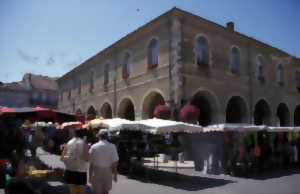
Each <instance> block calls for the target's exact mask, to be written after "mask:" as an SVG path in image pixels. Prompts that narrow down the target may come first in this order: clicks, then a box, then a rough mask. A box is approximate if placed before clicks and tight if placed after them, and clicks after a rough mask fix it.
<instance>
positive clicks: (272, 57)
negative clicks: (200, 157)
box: [58, 8, 300, 126]
mask: <svg viewBox="0 0 300 194" xmlns="http://www.w3.org/2000/svg"><path fill="white" fill-rule="evenodd" d="M58 84H59V90H60V91H59V109H61V110H65V111H68V112H72V113H77V114H87V115H90V116H91V117H94V116H95V115H98V116H103V117H123V118H127V119H131V120H134V119H136V120H137V119H141V118H143V119H145V118H149V117H153V111H154V109H155V107H156V106H157V105H158V104H163V103H168V104H169V105H170V107H171V110H172V113H173V118H176V115H178V110H180V108H181V107H182V106H183V105H185V104H186V103H190V104H192V105H194V106H197V107H198V108H199V109H200V116H199V123H200V124H202V125H208V124H212V123H224V122H229V123H236V122H242V123H255V124H269V125H282V126H286V125H294V124H295V125H300V93H299V91H300V60H299V59H298V58H296V57H294V56H290V55H289V54H288V53H286V52H284V51H282V50H279V49H277V48H274V47H272V46H270V45H268V44H265V43H263V42H260V41H258V40H255V39H253V38H251V37H248V36H246V35H244V34H241V33H239V32H237V31H235V29H234V23H233V22H229V23H227V25H226V26H225V27H224V26H221V25H219V24H216V23H214V22H211V21H208V20H206V19H204V18H201V17H199V16H197V15H193V14H191V13H188V12H186V11H183V10H180V9H177V8H173V9H171V10H170V11H168V12H166V13H165V14H163V15H161V16H159V17H157V18H156V19H154V20H152V21H150V22H149V23H147V24H145V25H144V26H142V27H140V28H138V29H137V30H135V31H133V32H132V33H129V34H128V35H126V36H125V37H124V38H122V39H120V40H119V41H117V42H115V43H114V44H112V45H111V46H109V47H107V48H106V49H104V50H103V51H101V52H99V53H98V54H96V55H95V56H93V57H91V58H90V59H88V60H86V61H85V62H83V63H82V64H80V65H79V66H77V67H76V68H74V69H73V70H71V71H70V72H68V73H66V74H65V75H64V76H62V77H61V78H59V79H58Z"/></svg>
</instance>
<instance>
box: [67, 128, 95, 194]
mask: <svg viewBox="0 0 300 194" xmlns="http://www.w3.org/2000/svg"><path fill="white" fill-rule="evenodd" d="M83 136H84V131H83V129H75V133H74V137H73V138H72V139H71V140H70V141H68V143H67V144H66V145H65V146H64V148H63V151H62V155H61V160H62V161H63V162H64V163H65V166H66V170H65V173H64V180H65V182H66V183H67V184H68V185H69V190H70V194H84V193H85V186H86V183H87V169H88V167H87V166H88V165H87V164H88V163H87V162H88V159H89V154H88V145H87V143H86V142H85V141H84V140H83Z"/></svg>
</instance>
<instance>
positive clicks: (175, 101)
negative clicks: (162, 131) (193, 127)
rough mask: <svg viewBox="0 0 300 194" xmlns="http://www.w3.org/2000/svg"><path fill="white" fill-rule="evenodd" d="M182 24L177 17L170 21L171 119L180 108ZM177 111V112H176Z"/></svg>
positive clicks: (181, 94) (181, 91)
mask: <svg viewBox="0 0 300 194" xmlns="http://www.w3.org/2000/svg"><path fill="white" fill-rule="evenodd" d="M181 45H182V24H181V21H180V19H179V18H178V17H176V16H173V17H172V18H171V20H170V51H169V52H170V98H169V103H170V106H171V111H172V114H171V115H172V118H173V119H175V118H176V117H177V115H176V112H177V113H178V110H179V108H180V106H181V100H182V98H183V74H182V71H183V64H182V51H181V49H182V46H181ZM176 110H177V111H176Z"/></svg>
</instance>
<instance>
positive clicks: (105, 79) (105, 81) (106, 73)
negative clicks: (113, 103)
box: [103, 63, 109, 86]
mask: <svg viewBox="0 0 300 194" xmlns="http://www.w3.org/2000/svg"><path fill="white" fill-rule="evenodd" d="M103 74H104V76H103V84H104V86H107V85H108V82H109V63H106V64H105V65H104V72H103Z"/></svg>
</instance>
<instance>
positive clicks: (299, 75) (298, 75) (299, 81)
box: [295, 70, 300, 92]
mask: <svg viewBox="0 0 300 194" xmlns="http://www.w3.org/2000/svg"><path fill="white" fill-rule="evenodd" d="M295 76H296V77H295V79H296V89H297V91H298V92H300V70H297V71H296V75H295Z"/></svg>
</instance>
